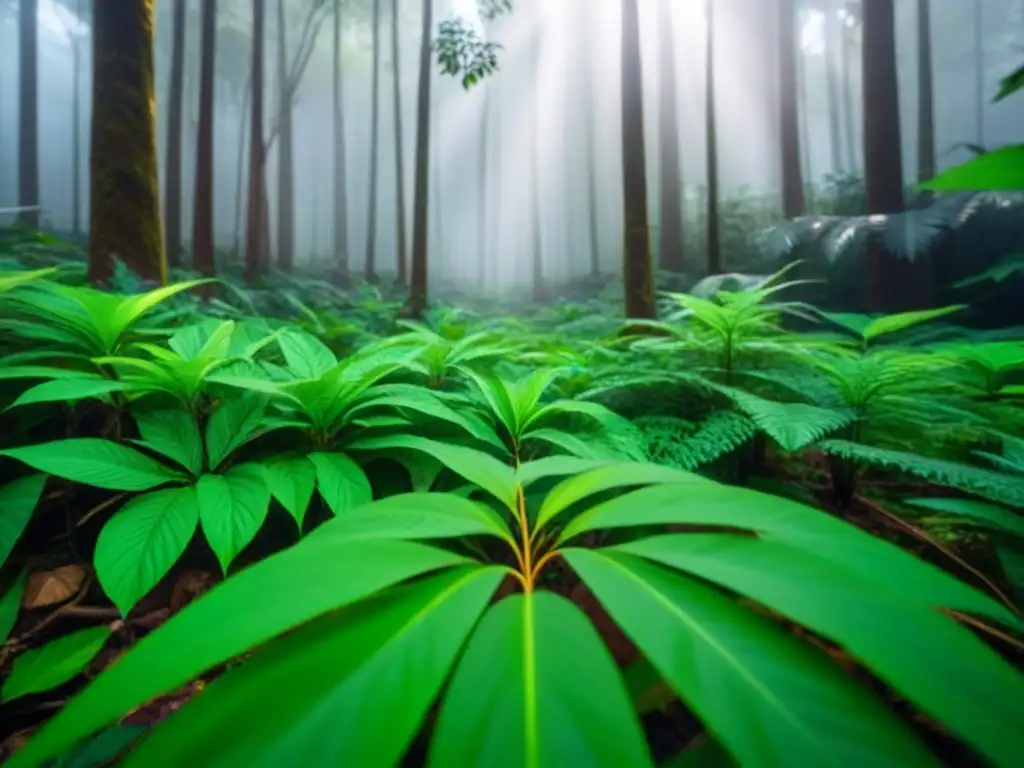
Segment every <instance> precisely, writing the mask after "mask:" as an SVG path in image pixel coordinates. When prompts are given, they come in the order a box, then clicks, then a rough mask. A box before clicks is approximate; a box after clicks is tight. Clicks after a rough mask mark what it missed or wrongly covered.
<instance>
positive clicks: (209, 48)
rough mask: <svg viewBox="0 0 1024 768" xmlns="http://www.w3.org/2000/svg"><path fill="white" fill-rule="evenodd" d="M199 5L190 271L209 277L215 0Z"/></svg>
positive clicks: (211, 227)
mask: <svg viewBox="0 0 1024 768" xmlns="http://www.w3.org/2000/svg"><path fill="white" fill-rule="evenodd" d="M202 1H203V5H202V14H203V15H202V25H203V26H202V51H201V53H200V60H199V131H198V135H197V137H196V174H195V175H196V189H195V212H194V214H193V216H192V226H193V234H192V268H193V269H195V270H196V271H197V272H199V273H200V274H202V275H212V274H214V272H215V271H216V269H215V266H214V260H213V114H214V112H213V74H214V64H215V60H216V45H217V0H202Z"/></svg>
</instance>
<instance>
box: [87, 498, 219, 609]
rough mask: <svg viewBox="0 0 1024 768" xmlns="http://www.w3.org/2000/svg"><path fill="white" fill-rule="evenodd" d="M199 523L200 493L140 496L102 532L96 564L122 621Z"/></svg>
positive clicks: (156, 579)
mask: <svg viewBox="0 0 1024 768" xmlns="http://www.w3.org/2000/svg"><path fill="white" fill-rule="evenodd" d="M198 522H199V506H198V504H197V502H196V491H195V489H194V488H191V487H188V488H169V489H167V490H163V491H153V492H152V493H147V494H144V495H142V496H136V497H135V498H134V499H131V500H130V501H129V502H128V503H127V504H125V505H124V506H123V507H122V508H121V509H120V510H119V511H118V512H117V514H115V515H114V516H113V517H112V518H110V520H109V522H107V524H106V525H105V526H103V530H102V531H100V535H99V538H98V539H97V540H96V553H95V555H94V556H93V563H94V565H95V566H96V577H97V578H98V579H99V582H100V585H101V586H102V587H103V591H104V592H106V593H107V596H108V597H109V598H110V599H111V601H113V603H114V605H116V606H117V608H118V610H119V611H121V615H122V616H127V615H128V611H130V610H131V609H132V607H134V605H135V604H136V603H137V602H139V600H141V599H142V597H143V596H145V594H146V593H147V592H149V590H151V589H152V588H153V587H155V586H156V585H157V583H158V582H159V581H160V579H162V578H163V577H164V576H166V575H167V572H168V571H169V570H170V569H171V566H172V565H174V563H175V562H177V560H178V558H179V557H181V555H182V553H183V552H184V551H185V547H186V546H188V543H189V541H190V540H191V539H192V534H193V533H195V530H196V525H197V524H198Z"/></svg>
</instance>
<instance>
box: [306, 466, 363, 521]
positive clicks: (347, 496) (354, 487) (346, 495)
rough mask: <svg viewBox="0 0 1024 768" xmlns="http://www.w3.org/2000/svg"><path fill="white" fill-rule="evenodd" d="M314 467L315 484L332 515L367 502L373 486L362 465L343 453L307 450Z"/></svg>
mask: <svg viewBox="0 0 1024 768" xmlns="http://www.w3.org/2000/svg"><path fill="white" fill-rule="evenodd" d="M309 460H310V461H311V462H312V463H313V466H314V467H315V468H316V486H317V489H318V490H319V491H320V495H321V496H323V498H324V501H326V502H327V506H328V507H330V509H331V512H333V513H334V514H336V515H340V514H343V513H345V512H348V511H349V510H350V509H354V508H355V507H359V506H362V505H363V504H368V503H369V502H370V500H371V499H373V489H372V488H370V481H369V480H368V479H367V477H366V473H365V472H363V469H362V467H360V466H359V465H358V464H356V463H355V462H354V461H352V459H350V458H349V457H348V456H346V455H345V454H343V453H311V454H309Z"/></svg>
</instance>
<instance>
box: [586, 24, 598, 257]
mask: <svg viewBox="0 0 1024 768" xmlns="http://www.w3.org/2000/svg"><path fill="white" fill-rule="evenodd" d="M590 31H591V34H590V35H589V36H588V37H589V40H591V41H592V40H594V38H595V35H594V34H593V32H594V29H593V27H592V28H591V30H590ZM587 44H588V45H589V48H588V50H587V53H588V54H589V58H588V61H587V63H588V66H587V67H584V68H583V76H584V77H585V78H586V82H585V86H586V94H585V97H584V98H586V107H585V109H586V117H585V123H586V124H585V125H584V127H583V141H584V143H585V144H584V153H585V155H586V163H587V235H588V238H589V240H590V274H591V275H592V276H593V277H598V276H599V275H600V274H601V240H600V232H599V226H598V219H597V217H598V211H597V162H598V158H597V150H596V145H597V141H596V138H595V135H594V134H595V133H596V130H595V125H596V123H597V113H598V108H597V88H596V84H595V83H594V82H593V80H592V79H591V74H590V73H591V72H592V70H591V69H590V66H589V65H590V64H591V63H592V61H593V54H594V48H595V46H594V43H593V42H589V43H587Z"/></svg>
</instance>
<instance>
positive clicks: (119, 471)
mask: <svg viewBox="0 0 1024 768" xmlns="http://www.w3.org/2000/svg"><path fill="white" fill-rule="evenodd" d="M0 456H8V457H10V458H12V459H17V460H18V461H20V462H22V463H24V464H28V465H29V466H30V467H32V468H33V469H38V470H39V471H40V472H46V473H47V474H48V475H53V476H55V477H62V478H64V479H65V480H71V481H73V482H76V483H82V484H83V485H91V486H93V487H94V488H104V489H106V490H108V491H148V490H149V489H150V488H156V487H157V486H158V485H163V484H165V483H171V482H184V481H186V480H187V479H188V478H187V477H186V476H185V475H183V474H182V473H180V472H177V471H175V470H173V469H171V468H169V467H166V466H164V465H163V464H161V463H159V462H158V461H154V460H153V459H151V458H149V457H148V456H146V455H144V454H142V453H139V452H138V451H133V450H132V449H131V448H128V447H126V446H123V445H118V444H117V443H113V442H111V441H109V440H101V439H100V438H96V437H72V438H69V439H67V440H54V441H53V442H50V443H40V444H39V445H26V446H23V447H21V448H8V449H7V450H4V451H0Z"/></svg>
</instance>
